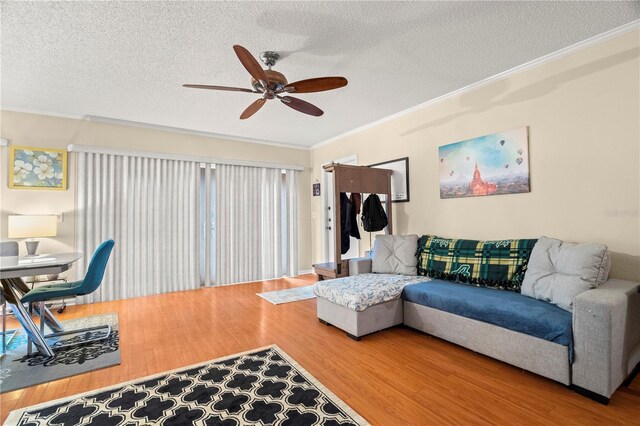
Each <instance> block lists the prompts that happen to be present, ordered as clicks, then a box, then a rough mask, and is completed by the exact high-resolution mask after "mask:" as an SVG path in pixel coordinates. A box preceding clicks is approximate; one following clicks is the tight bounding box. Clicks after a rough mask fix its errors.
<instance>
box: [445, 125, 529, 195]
mask: <svg viewBox="0 0 640 426" xmlns="http://www.w3.org/2000/svg"><path fill="white" fill-rule="evenodd" d="M439 158H440V198H443V199H444V198H461V197H478V196H484V195H499V194H518V193H526V192H530V186H529V133H528V127H519V128H516V129H510V130H505V131H502V132H498V133H493V134H490V135H486V136H480V137H476V138H473V139H468V140H465V141H461V142H456V143H452V144H449V145H443V146H441V147H439ZM469 160H471V161H469Z"/></svg>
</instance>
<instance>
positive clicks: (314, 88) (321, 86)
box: [284, 77, 348, 93]
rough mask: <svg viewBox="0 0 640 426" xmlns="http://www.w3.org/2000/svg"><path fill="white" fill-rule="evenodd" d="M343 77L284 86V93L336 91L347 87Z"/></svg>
mask: <svg viewBox="0 0 640 426" xmlns="http://www.w3.org/2000/svg"><path fill="white" fill-rule="evenodd" d="M347 83H348V82H347V79H346V78H344V77H319V78H310V79H308V80H300V81H296V82H294V83H289V84H287V85H286V86H284V91H285V92H290V93H312V92H324V91H325V90H333V89H338V88H340V87H344V86H346V85H347Z"/></svg>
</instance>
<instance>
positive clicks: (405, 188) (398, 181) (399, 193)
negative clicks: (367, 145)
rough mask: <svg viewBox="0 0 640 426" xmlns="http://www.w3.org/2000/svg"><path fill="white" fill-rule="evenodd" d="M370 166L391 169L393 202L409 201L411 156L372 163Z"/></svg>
mask: <svg viewBox="0 0 640 426" xmlns="http://www.w3.org/2000/svg"><path fill="white" fill-rule="evenodd" d="M369 167H375V168H378V169H391V170H393V174H392V175H391V202H393V203H406V202H408V201H409V157H403V158H398V159H395V160H390V161H385V162H383V163H376V164H371V165H370V166H369Z"/></svg>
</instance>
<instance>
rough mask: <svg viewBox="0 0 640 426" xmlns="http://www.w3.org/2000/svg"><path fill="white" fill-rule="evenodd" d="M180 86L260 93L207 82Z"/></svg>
mask: <svg viewBox="0 0 640 426" xmlns="http://www.w3.org/2000/svg"><path fill="white" fill-rule="evenodd" d="M182 87H189V88H190V89H209V90H226V91H228V92H247V93H260V92H258V91H256V90H251V89H243V88H242V87H229V86H209V85H207V84H183V85H182Z"/></svg>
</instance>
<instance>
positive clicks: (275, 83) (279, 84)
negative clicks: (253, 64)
mask: <svg viewBox="0 0 640 426" xmlns="http://www.w3.org/2000/svg"><path fill="white" fill-rule="evenodd" d="M264 72H265V74H267V78H268V79H269V86H268V89H269V90H273V91H275V90H278V89H281V88H283V87H284V86H286V85H287V83H288V82H287V78H286V77H285V76H284V74H282V73H279V72H278V71H274V70H264ZM251 85H252V86H253V88H254V89H256V90H257V91H259V92H261V91H262V90H261V89H262V85H261V84H260V82H259V81H258V80H256V79H255V78H252V79H251Z"/></svg>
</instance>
